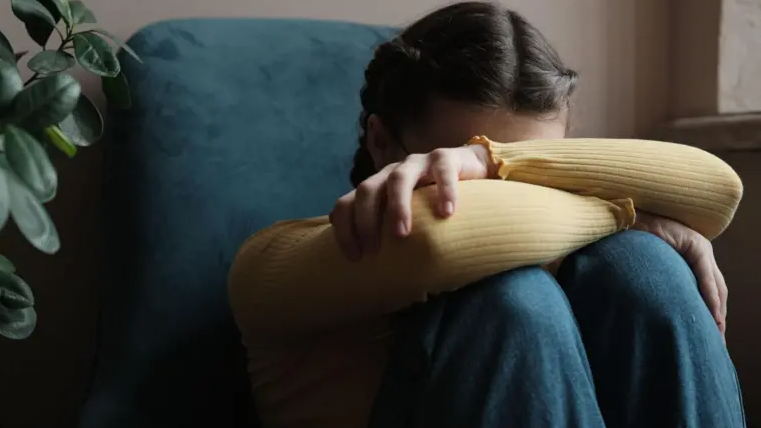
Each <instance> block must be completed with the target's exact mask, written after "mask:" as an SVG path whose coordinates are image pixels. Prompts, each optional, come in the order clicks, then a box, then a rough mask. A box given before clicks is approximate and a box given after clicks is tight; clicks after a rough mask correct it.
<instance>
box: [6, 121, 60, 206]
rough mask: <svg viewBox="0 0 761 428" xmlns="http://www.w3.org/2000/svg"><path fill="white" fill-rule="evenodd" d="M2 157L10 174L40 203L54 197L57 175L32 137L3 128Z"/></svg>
mask: <svg viewBox="0 0 761 428" xmlns="http://www.w3.org/2000/svg"><path fill="white" fill-rule="evenodd" d="M4 135H5V157H6V159H7V160H8V165H9V166H10V167H11V169H12V170H13V172H15V173H16V175H17V176H18V177H19V178H20V179H21V180H22V181H23V182H24V183H25V184H26V186H27V187H28V188H29V190H30V191H31V192H32V193H33V194H34V196H35V197H36V198H37V199H39V200H40V202H48V201H50V200H51V199H53V198H54V197H55V194H56V191H57V189H58V174H56V171H55V167H53V163H52V162H51V161H50V158H49V157H48V153H47V152H46V151H45V147H43V145H42V144H40V142H39V141H37V139H36V138H34V137H33V136H32V135H30V134H29V133H28V132H26V131H24V130H23V129H21V128H18V127H16V126H13V125H7V126H6V128H5V132H4Z"/></svg>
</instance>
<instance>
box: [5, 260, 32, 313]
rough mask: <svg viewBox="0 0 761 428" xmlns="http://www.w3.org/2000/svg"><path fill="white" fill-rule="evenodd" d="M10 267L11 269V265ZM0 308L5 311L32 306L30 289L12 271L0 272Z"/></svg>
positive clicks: (8, 261)
mask: <svg viewBox="0 0 761 428" xmlns="http://www.w3.org/2000/svg"><path fill="white" fill-rule="evenodd" d="M0 257H2V256H0ZM3 259H5V261H6V262H7V263H9V264H10V260H8V259H6V258H5V257H3ZM10 266H11V268H13V265H12V264H11V265H10ZM0 306H2V307H4V308H7V309H24V308H31V307H32V306H34V294H33V293H32V289H31V288H29V285H27V283H26V282H25V281H24V280H23V279H21V278H19V277H18V276H17V275H15V274H14V273H13V271H10V272H9V271H7V270H4V269H3V270H0Z"/></svg>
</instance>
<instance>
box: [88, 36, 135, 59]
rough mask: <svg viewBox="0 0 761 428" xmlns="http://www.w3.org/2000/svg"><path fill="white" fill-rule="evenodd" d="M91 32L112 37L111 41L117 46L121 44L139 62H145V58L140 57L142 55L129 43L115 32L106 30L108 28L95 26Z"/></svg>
mask: <svg viewBox="0 0 761 428" xmlns="http://www.w3.org/2000/svg"><path fill="white" fill-rule="evenodd" d="M90 32H93V33H98V34H102V35H104V36H106V37H108V38H109V39H111V41H113V42H114V43H116V45H117V46H119V47H120V48H122V49H124V50H125V51H126V52H127V53H128V54H129V55H130V56H131V57H132V58H135V60H136V61H137V62H139V63H142V62H143V60H141V59H140V56H139V55H138V54H137V53H136V52H135V51H134V50H132V48H131V47H129V45H128V44H127V43H125V42H123V41H122V39H120V38H119V37H117V36H115V35H114V34H111V33H109V32H108V31H106V30H104V29H102V28H95V29H92V30H90Z"/></svg>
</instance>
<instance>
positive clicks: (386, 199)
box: [330, 145, 491, 260]
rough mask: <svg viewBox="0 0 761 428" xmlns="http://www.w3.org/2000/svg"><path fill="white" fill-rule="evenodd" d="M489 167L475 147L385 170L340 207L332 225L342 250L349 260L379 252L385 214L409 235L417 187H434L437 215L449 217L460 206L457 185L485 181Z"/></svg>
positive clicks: (415, 158) (424, 156) (413, 157)
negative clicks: (413, 196) (414, 194)
mask: <svg viewBox="0 0 761 428" xmlns="http://www.w3.org/2000/svg"><path fill="white" fill-rule="evenodd" d="M490 164H491V158H490V157H489V153H488V151H487V149H486V148H485V147H483V146H480V145H471V146H465V147H456V148H451V149H437V150H434V151H432V152H430V153H427V154H413V155H410V156H408V157H407V159H405V160H404V161H403V162H398V163H393V164H390V165H388V166H386V167H385V168H383V169H382V170H381V171H380V172H378V173H377V174H375V175H373V176H372V177H370V178H368V179H367V180H365V181H364V182H362V184H360V185H359V186H358V187H357V189H356V190H353V191H351V192H349V193H347V194H346V195H344V196H342V197H341V198H339V199H338V201H337V202H336V204H335V207H334V208H333V211H332V212H331V214H330V222H331V223H332V224H333V230H334V232H335V235H336V240H337V241H338V244H339V245H340V247H341V250H342V251H343V252H344V254H345V255H346V256H347V257H348V258H349V259H350V260H358V259H360V258H361V257H362V255H364V254H373V253H375V252H377V251H378V249H379V248H380V228H381V225H382V222H383V215H384V211H385V215H387V216H390V220H391V221H393V223H392V224H395V225H396V233H397V234H398V235H399V236H401V237H404V236H407V235H409V233H410V232H411V231H412V209H411V203H412V192H413V190H414V189H415V188H416V187H419V186H423V185H428V184H432V183H435V184H436V186H437V192H438V200H437V213H438V214H439V215H441V216H442V217H444V218H446V217H449V216H451V215H452V214H454V211H455V208H456V206H457V182H458V181H459V180H475V179H483V178H487V177H488V176H489V172H490V169H491V165H490Z"/></svg>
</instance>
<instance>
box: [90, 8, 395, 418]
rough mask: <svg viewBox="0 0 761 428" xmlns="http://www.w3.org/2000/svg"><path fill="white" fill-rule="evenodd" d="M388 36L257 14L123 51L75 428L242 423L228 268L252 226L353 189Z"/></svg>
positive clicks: (161, 28) (161, 35)
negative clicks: (92, 343) (364, 96)
mask: <svg viewBox="0 0 761 428" xmlns="http://www.w3.org/2000/svg"><path fill="white" fill-rule="evenodd" d="M392 32H393V30H392V29H390V28H381V27H371V26H365V25H359V24H350V23H341V22H326V21H307V20H257V19H220V20H207V19H192V20H179V21H167V22H161V23H157V24H154V25H151V26H149V27H147V28H145V29H143V30H141V31H139V32H138V33H137V34H136V35H134V36H133V37H132V38H131V39H130V41H129V44H130V46H131V47H132V48H133V49H134V50H135V51H137V53H138V54H139V55H140V56H141V57H142V59H143V61H144V63H143V64H139V63H137V62H135V61H131V60H129V59H128V58H127V57H126V56H124V55H122V58H123V60H124V61H123V63H124V72H125V75H126V76H127V78H128V80H129V82H130V84H131V86H132V92H133V106H132V108H131V109H130V110H127V111H111V112H110V114H109V121H108V122H109V129H108V139H107V141H106V142H105V143H104V144H106V147H105V152H106V154H105V165H104V171H105V175H104V177H103V179H104V191H105V195H104V206H103V218H104V238H105V242H106V252H105V254H104V256H105V259H106V261H107V263H106V264H105V265H104V275H103V278H104V282H103V284H102V287H101V289H102V306H101V320H100V330H99V347H98V355H97V367H96V372H95V376H94V379H93V383H92V387H91V391H90V394H89V397H88V399H87V401H86V403H85V404H84V408H83V410H82V414H81V418H80V422H79V428H121V427H125V428H126V427H129V428H134V427H141V428H158V427H161V428H170V427H186V426H190V424H199V426H214V427H225V428H234V427H243V426H248V424H247V418H248V416H249V410H250V409H249V407H250V406H249V403H250V401H249V393H248V381H247V378H246V373H245V366H244V359H245V356H244V350H243V348H242V346H241V345H240V339H239V336H238V332H237V329H236V328H235V325H234V323H233V320H232V316H231V313H230V309H229V305H228V301H227V291H226V279H227V272H228V269H229V266H230V263H231V259H232V257H233V256H234V254H235V252H236V250H237V249H238V247H239V246H240V244H241V243H242V241H243V240H244V239H245V238H246V237H248V236H249V235H250V234H251V233H253V232H254V231H256V230H258V229H260V228H262V227H265V226H267V225H269V224H271V223H272V222H274V221H276V220H280V219H285V218H294V217H305V216H313V215H320V214H324V213H326V212H327V211H328V210H329V209H330V208H331V205H332V202H333V200H334V199H335V198H336V197H337V196H340V194H341V193H342V192H344V191H346V190H347V189H349V181H348V172H349V168H350V166H351V157H352V154H353V151H354V147H355V145H356V137H357V132H358V127H357V117H358V114H359V98H358V92H359V89H360V87H361V84H362V78H363V76H362V73H363V69H364V66H365V65H366V63H367V61H368V60H369V58H370V56H371V54H372V49H373V47H374V46H376V45H377V44H378V43H380V42H382V41H383V40H384V39H386V38H387V37H389V35H390V34H392Z"/></svg>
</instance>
